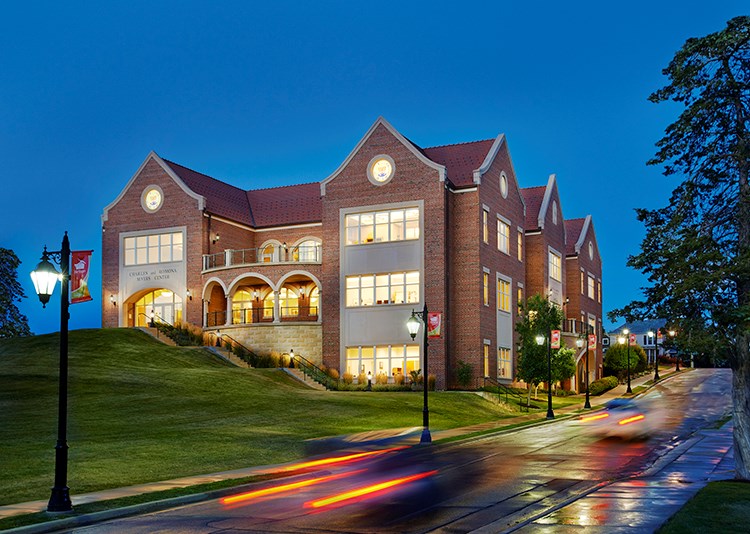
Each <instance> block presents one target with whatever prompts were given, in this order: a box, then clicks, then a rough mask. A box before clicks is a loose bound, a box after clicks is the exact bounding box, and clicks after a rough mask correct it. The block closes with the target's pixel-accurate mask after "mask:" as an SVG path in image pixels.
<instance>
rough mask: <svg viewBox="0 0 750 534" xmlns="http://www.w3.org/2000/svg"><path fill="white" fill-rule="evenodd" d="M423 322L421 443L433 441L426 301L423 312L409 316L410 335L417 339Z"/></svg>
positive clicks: (407, 324)
mask: <svg viewBox="0 0 750 534" xmlns="http://www.w3.org/2000/svg"><path fill="white" fill-rule="evenodd" d="M420 321H421V322H422V326H423V328H424V338H423V343H424V364H423V365H424V371H423V373H422V376H423V388H422V389H424V404H423V407H422V426H423V427H424V429H423V430H422V437H421V438H420V440H419V442H420V443H430V442H432V436H431V435H430V410H429V408H428V405H427V389H428V382H429V380H428V376H429V375H428V374H427V347H428V345H429V343H428V342H427V303H426V302H425V305H424V308H423V309H422V311H421V312H415V311H414V310H412V311H411V317H409V320H408V321H406V327H407V328H408V330H409V335H410V336H411V338H412V339H415V338H416V337H417V332H418V331H419V323H420Z"/></svg>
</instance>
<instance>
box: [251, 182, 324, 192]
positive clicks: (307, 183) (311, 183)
mask: <svg viewBox="0 0 750 534" xmlns="http://www.w3.org/2000/svg"><path fill="white" fill-rule="evenodd" d="M300 185H320V182H304V183H301V184H287V185H277V186H276V187H262V188H260V189H247V190H246V192H247V193H252V192H255V191H271V190H273V189H285V188H288V187H298V186H300Z"/></svg>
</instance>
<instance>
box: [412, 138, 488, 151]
mask: <svg viewBox="0 0 750 534" xmlns="http://www.w3.org/2000/svg"><path fill="white" fill-rule="evenodd" d="M487 141H493V142H494V141H495V139H494V138H493V139H477V140H476V141H464V142H462V143H449V144H447V145H437V146H428V147H424V150H429V149H431V148H446V147H449V146H459V145H472V144H474V143H486V142H487Z"/></svg>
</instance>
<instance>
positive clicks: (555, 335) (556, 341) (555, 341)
mask: <svg viewBox="0 0 750 534" xmlns="http://www.w3.org/2000/svg"><path fill="white" fill-rule="evenodd" d="M552 348H553V349H559V348H560V331H559V330H553V331H552Z"/></svg>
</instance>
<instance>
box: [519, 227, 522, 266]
mask: <svg viewBox="0 0 750 534" xmlns="http://www.w3.org/2000/svg"><path fill="white" fill-rule="evenodd" d="M518 261H523V233H522V232H521V231H520V230H519V231H518Z"/></svg>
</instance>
